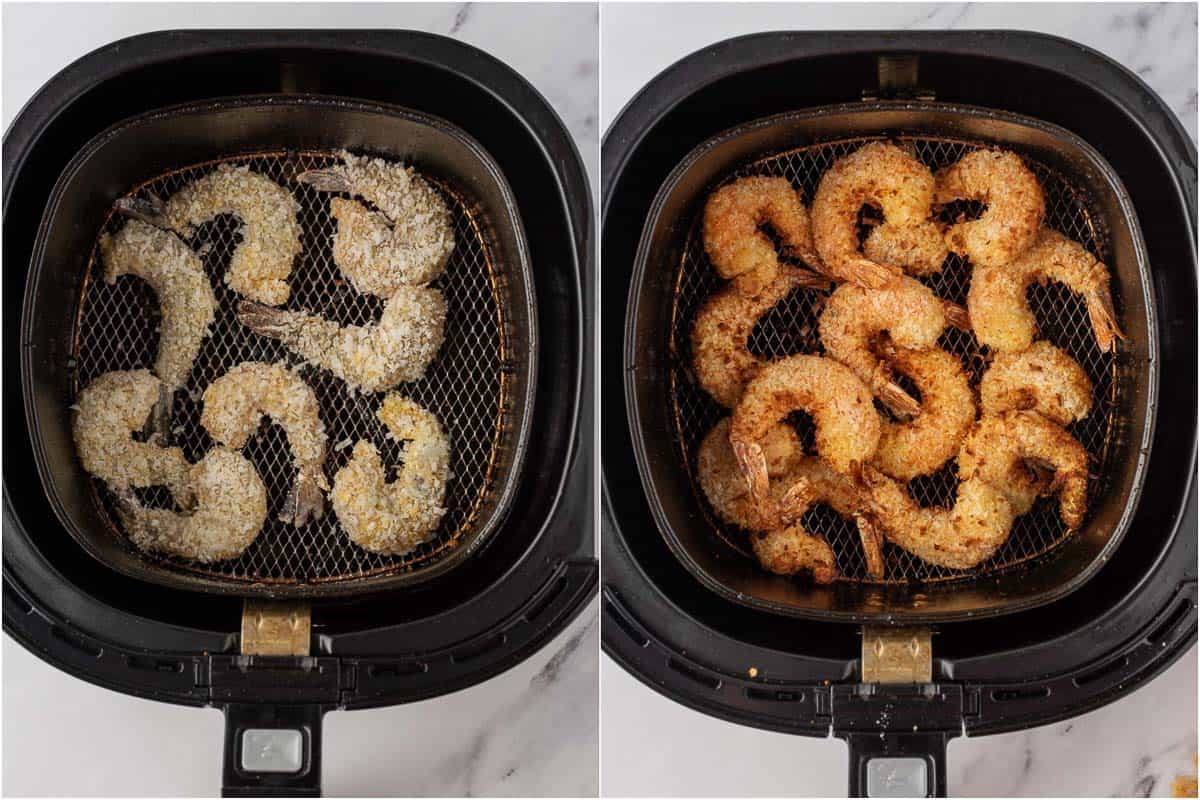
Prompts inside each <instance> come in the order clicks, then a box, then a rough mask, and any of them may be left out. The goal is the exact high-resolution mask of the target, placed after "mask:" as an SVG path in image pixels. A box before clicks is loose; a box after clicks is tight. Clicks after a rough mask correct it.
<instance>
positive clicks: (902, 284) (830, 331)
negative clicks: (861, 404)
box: [819, 276, 966, 416]
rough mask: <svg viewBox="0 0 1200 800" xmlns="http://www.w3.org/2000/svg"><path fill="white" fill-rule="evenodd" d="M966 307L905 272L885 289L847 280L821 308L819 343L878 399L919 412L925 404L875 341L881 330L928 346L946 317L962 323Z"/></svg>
mask: <svg viewBox="0 0 1200 800" xmlns="http://www.w3.org/2000/svg"><path fill="white" fill-rule="evenodd" d="M965 316H966V314H965V312H964V311H963V309H962V308H960V307H959V306H955V305H953V304H951V303H948V302H946V301H944V300H941V299H940V298H938V297H937V296H936V295H934V293H933V291H932V290H930V289H929V287H927V286H925V285H924V284H922V283H920V282H918V281H916V280H914V279H913V278H909V277H907V276H901V277H899V278H896V279H895V280H894V281H892V282H891V283H889V284H888V285H887V286H885V287H883V288H882V289H864V288H863V287H861V286H854V285H852V284H848V283H847V284H843V285H841V286H839V287H838V288H837V290H836V291H834V293H833V295H832V296H831V297H830V298H829V301H828V302H827V303H826V304H825V309H824V310H823V311H822V312H821V320H820V322H819V330H820V334H821V344H822V345H824V346H825V352H826V354H827V355H828V356H829V357H830V358H833V359H835V360H837V361H840V362H841V363H843V364H845V365H846V366H848V367H850V369H851V371H853V372H854V374H855V375H857V376H858V377H859V378H861V379H862V380H863V381H866V382H867V384H868V385H869V386H870V387H871V390H872V392H874V394H875V395H876V396H877V397H878V398H879V400H880V402H882V403H883V404H884V405H886V406H887V407H888V408H889V409H891V410H892V411H893V412H895V413H896V414H897V415H900V416H916V415H917V414H919V413H920V411H921V405H920V404H919V403H918V402H917V401H916V400H915V399H914V398H913V397H912V396H911V395H909V394H908V393H907V392H905V391H904V390H903V389H902V388H900V386H899V385H898V384H897V383H896V382H895V380H894V378H893V375H892V373H891V370H890V369H889V368H888V366H887V364H886V363H884V362H883V361H881V360H880V359H879V357H878V356H876V355H875V354H874V353H873V352H872V350H871V346H872V343H873V341H874V340H875V339H876V338H877V337H878V336H879V334H881V333H883V332H885V331H886V332H887V333H888V334H889V335H890V337H891V341H892V343H893V344H895V345H897V346H899V347H905V348H909V349H912V350H925V349H928V348H930V347H933V346H934V345H935V344H937V340H938V337H939V336H941V335H942V331H943V330H944V329H945V328H946V325H947V324H948V323H957V324H958V325H964V324H965V322H964V318H965Z"/></svg>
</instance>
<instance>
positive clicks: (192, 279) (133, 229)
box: [100, 219, 217, 441]
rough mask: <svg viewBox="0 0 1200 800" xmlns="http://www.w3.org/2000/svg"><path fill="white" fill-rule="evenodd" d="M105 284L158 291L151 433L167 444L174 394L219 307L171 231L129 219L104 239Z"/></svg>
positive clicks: (196, 260)
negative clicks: (131, 278) (138, 282)
mask: <svg viewBox="0 0 1200 800" xmlns="http://www.w3.org/2000/svg"><path fill="white" fill-rule="evenodd" d="M100 255H101V257H102V258H103V259H104V266H105V270H104V280H105V281H106V282H107V283H109V284H113V283H116V281H117V278H118V277H120V276H122V275H136V276H137V277H139V278H141V279H142V280H144V281H146V283H148V284H150V288H151V289H153V290H154V294H155V296H156V297H157V298H158V305H159V310H160V311H161V312H162V325H161V327H160V330H159V337H158V356H157V357H156V358H155V361H154V372H155V373H156V374H157V375H158V378H159V380H160V381H162V383H161V384H160V386H159V389H160V391H161V392H162V395H161V396H160V397H159V400H158V402H157V403H156V404H155V406H154V414H153V420H154V421H153V423H152V424H153V428H154V431H155V432H156V434H157V435H158V437H159V439H160V441H166V436H167V432H168V430H169V428H170V420H171V409H172V405H173V401H174V398H175V391H176V390H177V389H180V388H182V387H183V385H184V384H185V383H186V382H187V379H188V375H189V374H191V371H192V364H193V363H194V362H195V360H196V354H197V353H199V352H200V345H201V343H202V342H203V341H204V338H205V337H206V336H208V331H209V326H210V325H211V324H212V321H213V316H214V313H215V312H214V309H215V308H216V305H217V301H216V298H215V297H214V295H213V290H212V286H210V285H209V283H208V277H207V276H206V275H205V274H204V267H203V265H202V264H201V263H200V259H199V258H198V257H197V256H196V254H195V253H193V252H192V250H191V248H189V247H188V246H187V245H185V244H184V243H183V242H182V241H180V239H179V237H178V236H176V235H175V234H174V233H171V232H170V231H165V230H161V229H159V228H155V227H154V226H152V225H147V224H146V223H144V222H141V221H139V220H136V219H131V220H129V221H128V222H126V223H125V225H124V226H122V228H121V230H119V231H117V233H116V235H109V234H105V235H104V236H102V237H101V238H100Z"/></svg>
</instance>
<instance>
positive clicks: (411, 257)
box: [296, 150, 454, 299]
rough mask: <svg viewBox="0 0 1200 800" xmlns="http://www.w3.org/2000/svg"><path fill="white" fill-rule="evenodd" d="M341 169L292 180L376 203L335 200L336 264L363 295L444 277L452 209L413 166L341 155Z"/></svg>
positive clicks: (451, 234)
mask: <svg viewBox="0 0 1200 800" xmlns="http://www.w3.org/2000/svg"><path fill="white" fill-rule="evenodd" d="M338 157H339V158H341V159H342V163H341V164H339V165H337V166H335V167H329V168H327V169H318V170H310V171H308V172H304V173H301V174H300V175H298V176H297V178H296V179H297V180H299V181H301V182H302V183H307V184H309V185H311V186H313V187H314V188H315V189H317V190H318V191H322V192H349V193H350V194H352V195H354V196H355V197H361V198H362V199H364V200H366V201H367V202H369V203H371V204H373V205H374V206H375V209H377V210H372V209H370V208H367V206H365V205H363V204H362V203H359V202H357V201H355V200H346V199H344V198H339V197H335V198H333V199H332V200H330V201H329V210H330V212H331V213H332V214H333V217H334V219H336V220H337V233H335V234H334V237H333V260H334V263H336V264H337V265H338V268H339V269H340V270H341V271H342V274H343V275H345V276H346V277H347V278H348V279H349V280H350V283H351V284H352V285H353V286H354V288H355V289H357V290H358V291H359V292H360V293H361V294H369V295H374V296H376V297H381V298H383V299H387V298H389V297H391V296H392V295H393V294H395V292H396V290H397V289H398V288H400V287H401V286H419V285H422V284H425V283H428V282H429V281H431V280H433V279H434V278H436V277H437V276H438V275H440V274H441V273H442V270H443V269H444V268H445V266H446V261H447V260H448V259H449V258H450V253H451V251H453V250H454V228H453V225H452V221H451V219H450V210H449V209H448V208H447V207H446V203H445V201H444V200H442V197H441V195H439V194H438V193H437V191H436V190H435V189H434V188H433V187H432V186H430V185H429V183H428V182H426V181H425V179H424V178H422V177H421V176H420V175H418V174H417V172H416V171H415V170H414V169H413V168H412V167H406V166H404V165H403V164H398V163H394V162H390V161H385V160H383V159H382V158H369V157H367V156H361V157H360V156H355V155H352V154H351V153H348V152H346V151H345V150H343V151H341V152H340V153H338Z"/></svg>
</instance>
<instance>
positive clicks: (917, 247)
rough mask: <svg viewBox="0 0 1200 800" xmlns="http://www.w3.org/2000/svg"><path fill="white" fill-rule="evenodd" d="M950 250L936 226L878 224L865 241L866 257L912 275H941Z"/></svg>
mask: <svg viewBox="0 0 1200 800" xmlns="http://www.w3.org/2000/svg"><path fill="white" fill-rule="evenodd" d="M949 253H950V251H949V250H948V249H947V248H946V240H945V239H944V238H943V236H942V232H941V231H940V230H938V228H937V226H936V225H931V224H928V223H921V224H920V225H893V224H892V223H890V222H885V223H883V224H882V225H876V226H875V227H874V228H872V229H871V232H870V233H869V234H867V239H866V241H864V242H863V255H864V256H866V257H867V258H869V259H870V260H872V261H874V262H876V263H877V264H885V265H889V266H894V267H900V268H901V269H902V270H904V271H905V272H907V273H908V274H910V275H932V274H933V273H935V272H941V270H942V264H943V263H945V261H946V256H947V255H949Z"/></svg>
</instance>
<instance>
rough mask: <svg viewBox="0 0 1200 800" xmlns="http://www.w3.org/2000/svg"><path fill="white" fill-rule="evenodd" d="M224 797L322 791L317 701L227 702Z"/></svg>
mask: <svg viewBox="0 0 1200 800" xmlns="http://www.w3.org/2000/svg"><path fill="white" fill-rule="evenodd" d="M224 710H225V766H224V770H223V775H222V779H221V796H222V797H320V796H321V718H322V717H323V716H324V714H325V710H326V709H325V708H324V707H323V706H320V705H271V704H265V703H230V704H228V705H226V706H224Z"/></svg>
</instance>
